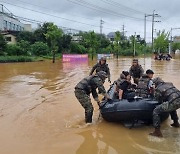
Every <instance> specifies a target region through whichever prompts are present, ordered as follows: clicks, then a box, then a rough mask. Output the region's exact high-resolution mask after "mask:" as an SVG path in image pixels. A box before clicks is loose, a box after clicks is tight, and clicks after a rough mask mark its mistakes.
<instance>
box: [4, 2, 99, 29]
mask: <svg viewBox="0 0 180 154" xmlns="http://www.w3.org/2000/svg"><path fill="white" fill-rule="evenodd" d="M2 2H3V3H5V4H9V5H12V6H16V7H19V8H22V9H26V10H29V11H32V12H36V13H40V14H44V15H48V16H51V17H55V18H59V19H63V20H66V21H70V22H75V23H79V24H83V25H88V26H92V27H99V26H97V25H92V24H88V23H84V22H80V21H76V20H72V19H67V18H64V17H60V16H56V15H53V14H49V13H45V12H41V11H37V10H34V9H29V8H26V7H23V6H18V5H16V4H12V3H9V2H4V1H2Z"/></svg>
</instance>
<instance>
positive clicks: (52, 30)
mask: <svg viewBox="0 0 180 154" xmlns="http://www.w3.org/2000/svg"><path fill="white" fill-rule="evenodd" d="M44 35H45V37H46V40H47V42H49V47H50V49H51V51H52V54H53V63H55V55H56V52H57V51H58V41H59V39H61V37H62V35H63V31H62V30H61V29H59V28H58V27H57V26H56V25H54V24H53V23H50V24H49V25H48V27H47V32H46V33H44Z"/></svg>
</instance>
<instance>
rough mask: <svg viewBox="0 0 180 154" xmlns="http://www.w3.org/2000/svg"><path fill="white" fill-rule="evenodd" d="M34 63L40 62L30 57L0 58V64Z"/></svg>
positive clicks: (38, 59)
mask: <svg viewBox="0 0 180 154" xmlns="http://www.w3.org/2000/svg"><path fill="white" fill-rule="evenodd" d="M34 61H41V59H40V58H37V57H30V56H0V63H14V62H34Z"/></svg>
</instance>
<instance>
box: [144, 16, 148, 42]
mask: <svg viewBox="0 0 180 154" xmlns="http://www.w3.org/2000/svg"><path fill="white" fill-rule="evenodd" d="M146 18H147V15H146V14H145V15H144V41H145V43H146Z"/></svg>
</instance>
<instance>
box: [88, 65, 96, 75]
mask: <svg viewBox="0 0 180 154" xmlns="http://www.w3.org/2000/svg"><path fill="white" fill-rule="evenodd" d="M96 68H97V64H96V65H94V66H93V68H92V69H91V71H90V73H89V75H92V74H93V72H94V71H95V69H96Z"/></svg>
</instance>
